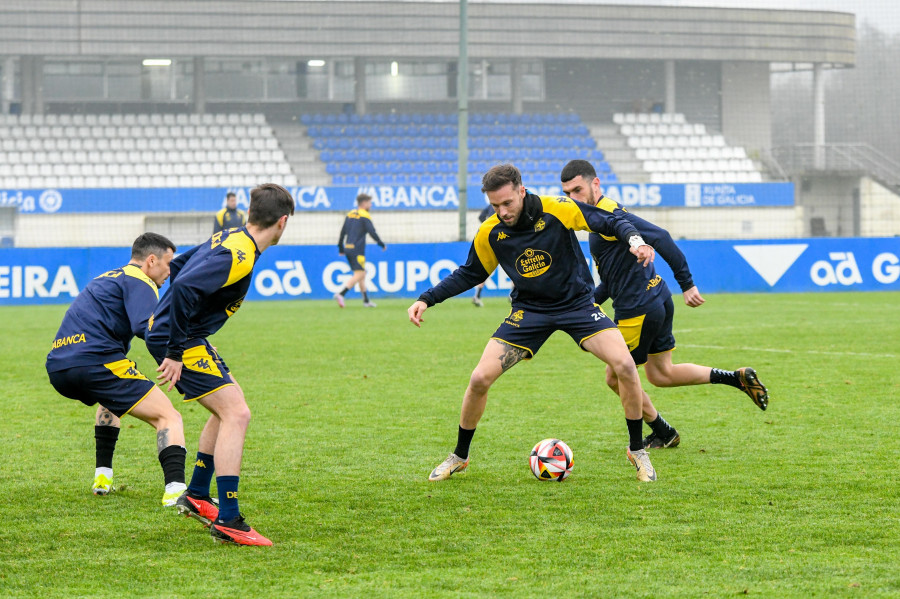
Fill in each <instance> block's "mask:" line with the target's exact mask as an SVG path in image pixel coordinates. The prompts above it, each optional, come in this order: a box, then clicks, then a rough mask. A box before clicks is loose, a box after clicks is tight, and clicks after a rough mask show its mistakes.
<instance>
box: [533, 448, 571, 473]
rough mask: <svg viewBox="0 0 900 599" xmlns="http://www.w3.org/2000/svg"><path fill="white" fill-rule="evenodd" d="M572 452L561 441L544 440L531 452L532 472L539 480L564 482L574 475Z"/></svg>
mask: <svg viewBox="0 0 900 599" xmlns="http://www.w3.org/2000/svg"><path fill="white" fill-rule="evenodd" d="M572 458H573V455H572V450H571V449H569V446H568V445H566V444H565V443H563V442H562V441H560V440H559V439H544V440H543V441H541V442H540V443H538V444H537V445H535V446H534V449H532V450H531V457H530V458H529V463H530V464H531V472H532V474H534V476H535V477H537V479H538V480H555V481H558V482H562V481H564V480H565V479H566V478H568V476H569V475H570V474H572V465H573V461H572Z"/></svg>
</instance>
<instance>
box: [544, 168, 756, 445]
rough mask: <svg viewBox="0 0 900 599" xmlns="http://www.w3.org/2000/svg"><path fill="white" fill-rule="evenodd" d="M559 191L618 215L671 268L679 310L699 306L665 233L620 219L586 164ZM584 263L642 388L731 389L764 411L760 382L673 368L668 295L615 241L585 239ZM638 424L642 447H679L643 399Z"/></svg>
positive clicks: (566, 175) (743, 375)
mask: <svg viewBox="0 0 900 599" xmlns="http://www.w3.org/2000/svg"><path fill="white" fill-rule="evenodd" d="M559 178H560V181H561V182H562V188H563V191H564V192H565V194H566V195H567V196H569V197H570V198H572V199H573V200H576V201H578V202H583V203H585V204H588V205H591V206H597V207H599V208H601V209H603V210H606V211H608V212H610V213H619V212H625V214H624V215H623V218H625V219H627V220H628V221H629V222H630V223H631V224H632V225H633V226H634V227H635V228H636V229H637V230H638V232H639V233H640V234H641V236H642V237H643V238H644V239H645V240H646V241H647V242H649V243H650V244H651V245H653V247H654V248H655V249H656V251H657V252H658V253H659V255H660V256H662V257H663V259H664V260H665V261H666V263H667V264H668V265H669V266H670V267H671V269H672V272H673V273H674V274H675V280H677V281H678V284H679V286H680V287H681V291H682V294H683V296H684V303H685V304H686V305H688V306H690V307H692V308H696V307H697V306H700V305H701V304H703V302H704V301H706V300H704V299H703V297H702V296H701V295H700V291H699V290H698V289H697V286H696V285H694V281H693V279H692V277H691V272H690V270H689V269H688V263H687V259H686V258H685V257H684V254H683V253H682V252H681V250H680V249H678V246H677V245H675V242H674V241H673V240H672V237H671V235H669V233H668V231H666V230H665V229H662V228H660V227H657V226H656V225H654V224H652V223H649V222H647V221H646V220H644V219H642V218H640V217H638V216H635V215H634V214H631V213H629V212H626V211H625V210H624V209H623V208H622V207H621V206H619V205H618V204H617V203H616V202H614V201H612V200H611V199H609V198H607V197H605V196H603V195H602V193H601V192H600V179H598V178H597V173H596V171H595V170H594V167H593V166H592V165H591V163H589V162H587V161H586V160H572V161H570V162H569V163H568V164H566V166H565V167H563V170H562V172H561V173H560V177H559ZM589 239H590V247H591V255H592V256H593V257H594V262H595V263H596V264H597V272H598V273H599V274H600V281H601V282H600V285H598V286H597V288H596V290H595V291H594V301H596V302H597V304H602V303H603V302H604V301H606V299H607V298H612V300H613V309H614V310H615V320H616V324H617V325H618V327H619V330H620V331H622V335H623V336H624V337H625V341H626V343H627V344H628V349H629V350H630V351H631V356H632V357H633V358H634V363H635V364H637V365H638V366H641V365H645V366H644V370H645V371H646V373H647V380H648V381H650V383H651V384H652V385H654V386H656V387H682V386H686V385H702V384H706V383H712V384H723V385H731V386H732V387H735V388H736V389H740V390H741V391H743V392H744V393H746V394H747V395H748V396H749V397H750V399H752V400H753V403H754V404H756V405H757V406H758V407H759V409H761V410H765V409H766V407H767V406H768V404H769V394H768V391H767V390H766V388H765V387H764V386H763V384H762V383H761V382H760V381H759V377H758V376H757V375H756V371H755V370H753V369H752V368H748V367H744V368H738V369H737V370H721V369H718V368H710V367H709V366H698V365H697V364H686V363H685V364H673V363H672V350H673V349H675V337H674V336H673V334H672V320H673V317H674V312H675V306H674V304H673V303H672V292H671V291H669V288H668V286H667V285H666V282H665V280H663V278H662V277H661V276H660V275H659V274H657V273H656V269H655V268H654V267H653V266H652V265H650V266H649V267H647V268H641V267H640V266H637V265H636V264H635V263H634V260H633V259H632V257H631V256H630V254H629V253H628V252H627V251H625V250H623V249H622V248H620V247H619V244H618V243H617V242H616V241H615V240H611V239H608V238H606V237H603V236H602V235H598V234H596V233H591V234H590V237H589ZM606 383H607V384H608V385H609V387H610V388H611V389H612V390H613V391H616V392H617V393H618V388H619V381H618V378H617V377H616V373H615V372H614V371H613V370H612V369H610V368H607V371H606ZM644 420H645V421H646V422H647V423H648V424H649V425H650V428H651V429H652V432H651V433H650V435H648V436H647V438H646V439H644V447H647V448H662V447H675V446H677V445H678V443H679V442H680V441H681V437H680V436H679V434H678V432H677V431H676V430H675V429H674V428H672V427H671V426H670V425H669V424H668V423H667V422H666V421H665V419H663V417H662V416H660V415H659V412H657V411H656V409H655V408H654V407H653V403H652V402H651V401H650V397H649V396H647V394H646V392H644Z"/></svg>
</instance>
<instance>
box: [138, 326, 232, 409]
mask: <svg viewBox="0 0 900 599" xmlns="http://www.w3.org/2000/svg"><path fill="white" fill-rule="evenodd" d="M147 349H148V350H149V351H150V354H151V355H152V356H153V358H154V359H155V360H156V363H157V364H162V361H163V360H164V359H165V357H166V348H165V347H161V346H158V345H150V344H147ZM181 363H182V365H183V366H182V368H181V380H179V381H178V382H177V383H175V388H176V389H178V392H179V393H181V394H182V395H184V401H194V400H195V399H201V398H203V397H206V396H207V395H209V394H210V393H213V392H214V391H218V390H219V389H221V388H222V387H227V386H228V385H233V384H234V379H232V378H231V371H230V370H228V366H227V365H226V364H225V361H224V360H222V358H220V357H219V354H218V352H217V351H216V350H215V349H213V346H212V345H210V344H209V341H207V340H206V339H191V340H190V341H188V342H187V344H186V348H185V350H184V353H183V354H182V356H181Z"/></svg>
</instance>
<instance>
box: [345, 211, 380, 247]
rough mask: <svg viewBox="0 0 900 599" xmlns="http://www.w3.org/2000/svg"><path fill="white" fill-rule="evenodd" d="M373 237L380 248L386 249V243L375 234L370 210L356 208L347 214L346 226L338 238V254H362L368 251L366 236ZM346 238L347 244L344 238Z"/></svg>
mask: <svg viewBox="0 0 900 599" xmlns="http://www.w3.org/2000/svg"><path fill="white" fill-rule="evenodd" d="M367 234H368V235H371V236H372V239H374V240H375V243H377V244H378V245H379V246H380V247H382V248H384V242H383V241H381V239H380V238H379V237H378V233H376V232H375V225H373V224H372V217H371V216H369V211H368V210H362V209H360V208H356V209H354V210H351V211H350V212H348V213H347V218H345V219H344V226H343V227H341V235H340V237H338V252H340V253H342V254H343V253H344V252H345V251H349V252H350V253H351V254H362V253H364V252H365V251H366V235H367ZM345 237H346V240H347V241H346V243H345V242H344V238H345Z"/></svg>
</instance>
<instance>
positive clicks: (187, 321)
mask: <svg viewBox="0 0 900 599" xmlns="http://www.w3.org/2000/svg"><path fill="white" fill-rule="evenodd" d="M293 214H294V199H293V198H292V197H291V194H290V193H288V191H287V190H286V189H284V188H283V187H281V186H280V185H275V184H274V183H265V184H263V185H260V186H259V187H256V188H255V189H253V190H252V191H251V192H250V209H249V218H248V222H247V225H246V226H244V227H241V228H239V229H228V230H227V231H222V232H219V233H216V234H215V235H213V236H212V238H210V239H209V240H208V241H207V242H205V243H202V244H200V245H198V246H196V247H194V248H191V249H190V250H188V251H187V252H185V253H184V254H181V255H180V256H178V257H177V258H175V260H173V261H172V281H171V287H170V289H169V292H168V293H166V294H165V296H163V299H162V301H161V302H160V303H159V307H158V309H157V311H156V313H155V314H154V317H153V318H152V319H151V321H150V326H149V327H148V332H147V349H148V350H149V351H150V354H151V355H152V356H153V357H154V358H155V359H156V361H157V362H158V363H159V365H160V366H159V368H158V369H157V372H160V373H161V374H160V375H159V376H158V377H157V378H158V379H159V380H160V381H161V384H162V383H166V382H168V383H169V387H168V388H169V390H171V389H172V387H173V386H175V387H177V388H178V391H179V392H181V393H183V394H184V401H194V400H196V401H197V402H198V403H199V404H200V405H202V406H203V407H204V408H206V409H207V410H209V411H210V412H211V416H210V417H209V419H208V420H207V422H206V425H205V426H204V427H203V432H202V433H200V442H199V444H198V448H197V461H196V462H195V464H194V472H193V475H192V476H191V482H190V484H189V485H188V488H187V491H186V492H185V493H184V494H183V495H182V496H181V497H179V498H178V511H179V512H180V513H182V514H184V515H185V516H191V517H194V518H196V519H197V520H199V521H200V522H202V523H203V524H204V525H205V526H209V533H210V535H212V537H213V538H214V539H216V540H217V541H220V542H223V543H234V544H236V545H271V544H272V541H270V540H269V539H267V538H265V537H264V536H262V535H261V534H259V533H258V532H256V531H255V530H253V528H251V527H250V525H249V524H247V523H246V522H245V521H244V517H243V515H241V513H240V510H239V509H238V482H239V477H240V472H241V459H242V456H243V453H244V438H245V436H246V434H247V427H248V426H249V424H250V408H249V407H248V406H247V401H246V399H245V397H244V392H243V390H242V389H241V387H240V385H238V384H237V381H235V379H234V376H233V375H232V374H231V372H230V371H229V370H228V366H227V365H226V364H225V362H224V360H222V358H220V357H219V354H218V352H217V351H216V348H214V347H213V346H212V345H210V343H209V341H208V339H207V338H208V337H210V336H212V335H213V334H214V333H216V332H217V331H218V330H219V329H221V328H222V326H224V325H225V322H226V321H227V320H228V319H229V318H230V317H231V316H232V315H233V314H234V313H235V312H237V311H238V309H239V308H240V307H241V304H242V303H243V301H244V296H246V294H247V290H248V289H249V288H250V283H251V281H252V280H253V266H254V265H255V264H256V263H257V261H258V260H259V256H260V255H261V254H262V252H263V251H265V250H266V249H267V248H269V247H270V246H273V245H276V244H277V243H278V241H279V240H280V239H281V236H282V234H283V233H284V229H285V227H286V226H287V221H288V218H289V217H290V216H291V215H293ZM214 458H215V459H214ZM213 473H215V474H216V487H217V488H218V491H219V506H218V507H217V506H216V505H215V503H214V502H213V500H212V498H211V497H210V495H209V492H210V484H211V483H212V476H213Z"/></svg>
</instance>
